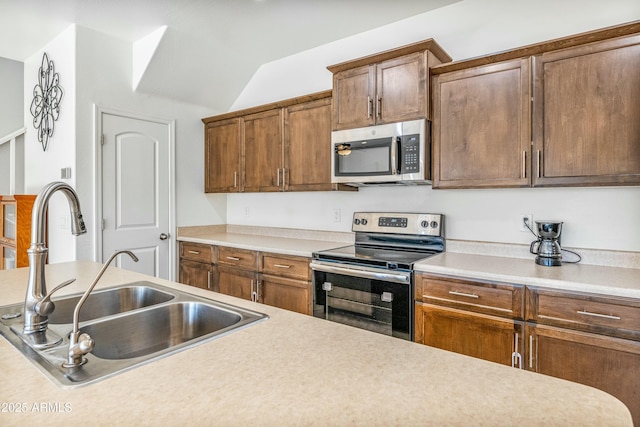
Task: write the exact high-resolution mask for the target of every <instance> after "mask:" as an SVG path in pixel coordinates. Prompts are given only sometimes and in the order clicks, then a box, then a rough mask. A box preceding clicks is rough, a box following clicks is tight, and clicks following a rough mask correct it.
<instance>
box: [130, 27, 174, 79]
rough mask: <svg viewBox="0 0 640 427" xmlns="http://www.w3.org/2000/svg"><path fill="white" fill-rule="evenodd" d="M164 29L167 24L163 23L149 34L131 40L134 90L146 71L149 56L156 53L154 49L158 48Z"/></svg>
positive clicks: (165, 29)
mask: <svg viewBox="0 0 640 427" xmlns="http://www.w3.org/2000/svg"><path fill="white" fill-rule="evenodd" d="M166 31H167V26H166V25H164V26H162V27H160V28H158V29H157V30H155V31H153V32H152V33H150V34H149V35H147V36H144V37H142V38H141V39H139V40H137V41H135V42H133V48H132V61H131V63H132V68H133V69H132V73H131V78H132V87H133V90H134V91H135V90H136V89H137V88H138V85H139V84H140V81H141V80H142V76H144V73H145V71H147V67H148V66H149V63H150V62H151V58H153V55H154V54H155V53H156V49H158V46H159V45H160V41H161V40H162V37H164V34H165V32H166Z"/></svg>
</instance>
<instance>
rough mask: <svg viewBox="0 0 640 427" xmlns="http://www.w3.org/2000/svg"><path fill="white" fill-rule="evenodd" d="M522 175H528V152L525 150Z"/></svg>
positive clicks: (523, 152) (524, 176)
mask: <svg viewBox="0 0 640 427" xmlns="http://www.w3.org/2000/svg"><path fill="white" fill-rule="evenodd" d="M522 177H523V178H526V177H527V152H526V151H525V150H523V151H522Z"/></svg>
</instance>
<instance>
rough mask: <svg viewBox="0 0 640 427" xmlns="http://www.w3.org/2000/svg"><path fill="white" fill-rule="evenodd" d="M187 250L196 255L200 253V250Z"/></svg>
mask: <svg viewBox="0 0 640 427" xmlns="http://www.w3.org/2000/svg"><path fill="white" fill-rule="evenodd" d="M187 252H189V253H190V254H194V255H200V251H187Z"/></svg>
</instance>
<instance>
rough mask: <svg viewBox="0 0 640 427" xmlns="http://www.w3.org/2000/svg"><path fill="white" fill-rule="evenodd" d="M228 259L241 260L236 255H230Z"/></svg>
mask: <svg viewBox="0 0 640 427" xmlns="http://www.w3.org/2000/svg"><path fill="white" fill-rule="evenodd" d="M227 259H229V260H231V261H240V258H238V257H235V256H228V257H227Z"/></svg>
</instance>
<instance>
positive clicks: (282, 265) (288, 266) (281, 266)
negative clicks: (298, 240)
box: [273, 264, 291, 268]
mask: <svg viewBox="0 0 640 427" xmlns="http://www.w3.org/2000/svg"><path fill="white" fill-rule="evenodd" d="M273 266H274V267H277V268H291V266H290V265H285V264H273Z"/></svg>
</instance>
